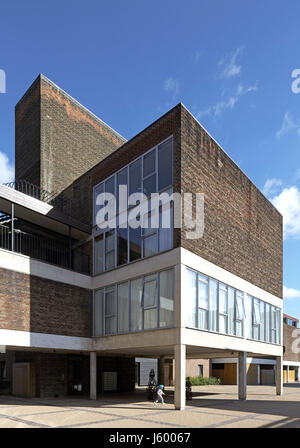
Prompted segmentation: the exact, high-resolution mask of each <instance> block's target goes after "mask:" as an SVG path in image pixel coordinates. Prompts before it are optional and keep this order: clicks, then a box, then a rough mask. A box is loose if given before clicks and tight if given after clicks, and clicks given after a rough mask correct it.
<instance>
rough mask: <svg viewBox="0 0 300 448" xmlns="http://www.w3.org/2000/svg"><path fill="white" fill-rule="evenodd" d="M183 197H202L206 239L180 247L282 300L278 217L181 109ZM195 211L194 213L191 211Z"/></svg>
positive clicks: (237, 169) (278, 214) (262, 197)
mask: <svg viewBox="0 0 300 448" xmlns="http://www.w3.org/2000/svg"><path fill="white" fill-rule="evenodd" d="M181 111H182V115H181V117H182V119H181V192H182V193H184V192H199V193H204V201H205V229H204V236H203V238H201V239H198V240H197V241H195V240H192V239H189V240H188V239H186V238H185V232H184V231H182V232H181V246H182V247H184V248H186V249H188V250H190V251H192V252H194V253H196V254H197V255H199V256H201V257H203V258H205V259H206V260H208V261H211V262H212V263H215V264H216V265H218V266H220V267H222V268H224V269H226V270H228V271H230V272H232V273H233V274H236V275H238V276H239V277H242V278H243V279H245V280H247V281H249V282H250V283H253V284H254V285H256V286H259V287H260V288H262V289H264V290H266V291H268V292H270V293H272V294H274V295H276V296H278V297H282V216H281V215H280V213H279V212H278V211H277V210H276V209H275V207H274V206H273V205H272V204H271V203H270V202H269V201H268V200H267V199H266V198H265V197H264V196H263V195H262V193H261V192H260V191H259V190H258V188H257V187H256V186H255V185H254V184H253V183H252V182H251V181H250V180H249V179H248V177H247V176H246V175H245V174H244V173H243V172H242V171H241V170H240V168H239V167H238V166H237V165H236V164H235V163H234V162H233V161H232V160H231V159H230V157H229V156H228V155H227V154H226V153H225V152H224V151H223V150H222V148H220V147H219V146H218V145H217V144H216V142H215V141H214V140H213V139H212V138H211V137H210V136H209V135H208V134H207V133H206V131H205V130H204V129H203V128H202V127H201V126H200V125H199V123H198V122H197V121H196V120H195V119H194V118H193V116H192V115H191V114H190V113H189V112H188V111H187V110H186V109H185V108H184V107H182V109H181ZM194 211H195V210H194Z"/></svg>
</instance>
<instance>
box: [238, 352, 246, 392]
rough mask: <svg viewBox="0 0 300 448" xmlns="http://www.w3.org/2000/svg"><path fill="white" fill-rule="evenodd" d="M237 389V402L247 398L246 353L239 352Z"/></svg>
mask: <svg viewBox="0 0 300 448" xmlns="http://www.w3.org/2000/svg"><path fill="white" fill-rule="evenodd" d="M238 369H239V370H238V387H239V400H246V398H247V353H246V352H239V360H238Z"/></svg>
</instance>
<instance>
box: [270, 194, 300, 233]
mask: <svg viewBox="0 0 300 448" xmlns="http://www.w3.org/2000/svg"><path fill="white" fill-rule="evenodd" d="M270 200H271V202H272V203H273V204H274V206H275V207H276V208H277V209H278V210H279V212H280V213H281V214H282V215H283V237H284V238H288V237H293V238H296V239H300V191H299V190H298V188H297V187H296V186H292V187H289V188H284V189H283V190H282V191H281V193H279V194H278V195H277V196H274V197H273V198H271V199H270Z"/></svg>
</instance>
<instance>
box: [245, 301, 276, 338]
mask: <svg viewBox="0 0 300 448" xmlns="http://www.w3.org/2000/svg"><path fill="white" fill-rule="evenodd" d="M248 300H249V301H251V303H252V336H250V337H252V338H253V339H256V340H259V341H264V342H271V343H273V344H280V335H281V320H280V316H281V310H280V309H279V308H277V307H275V306H272V305H270V304H269V303H266V302H264V301H262V300H259V299H256V298H255V297H251V296H249V297H248ZM247 319H248V316H247Z"/></svg>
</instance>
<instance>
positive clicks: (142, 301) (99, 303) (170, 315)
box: [94, 269, 174, 336]
mask: <svg viewBox="0 0 300 448" xmlns="http://www.w3.org/2000/svg"><path fill="white" fill-rule="evenodd" d="M173 277H174V275H173V269H168V270H164V271H161V272H158V273H155V274H151V275H147V276H143V277H139V278H136V279H134V280H130V281H128V282H124V283H120V284H118V285H113V286H110V287H107V288H102V289H100V290H97V291H95V293H94V336H104V335H110V334H117V333H127V332H130V331H131V332H133V331H141V330H149V329H154V328H164V327H172V326H173V325H174V278H173Z"/></svg>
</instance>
